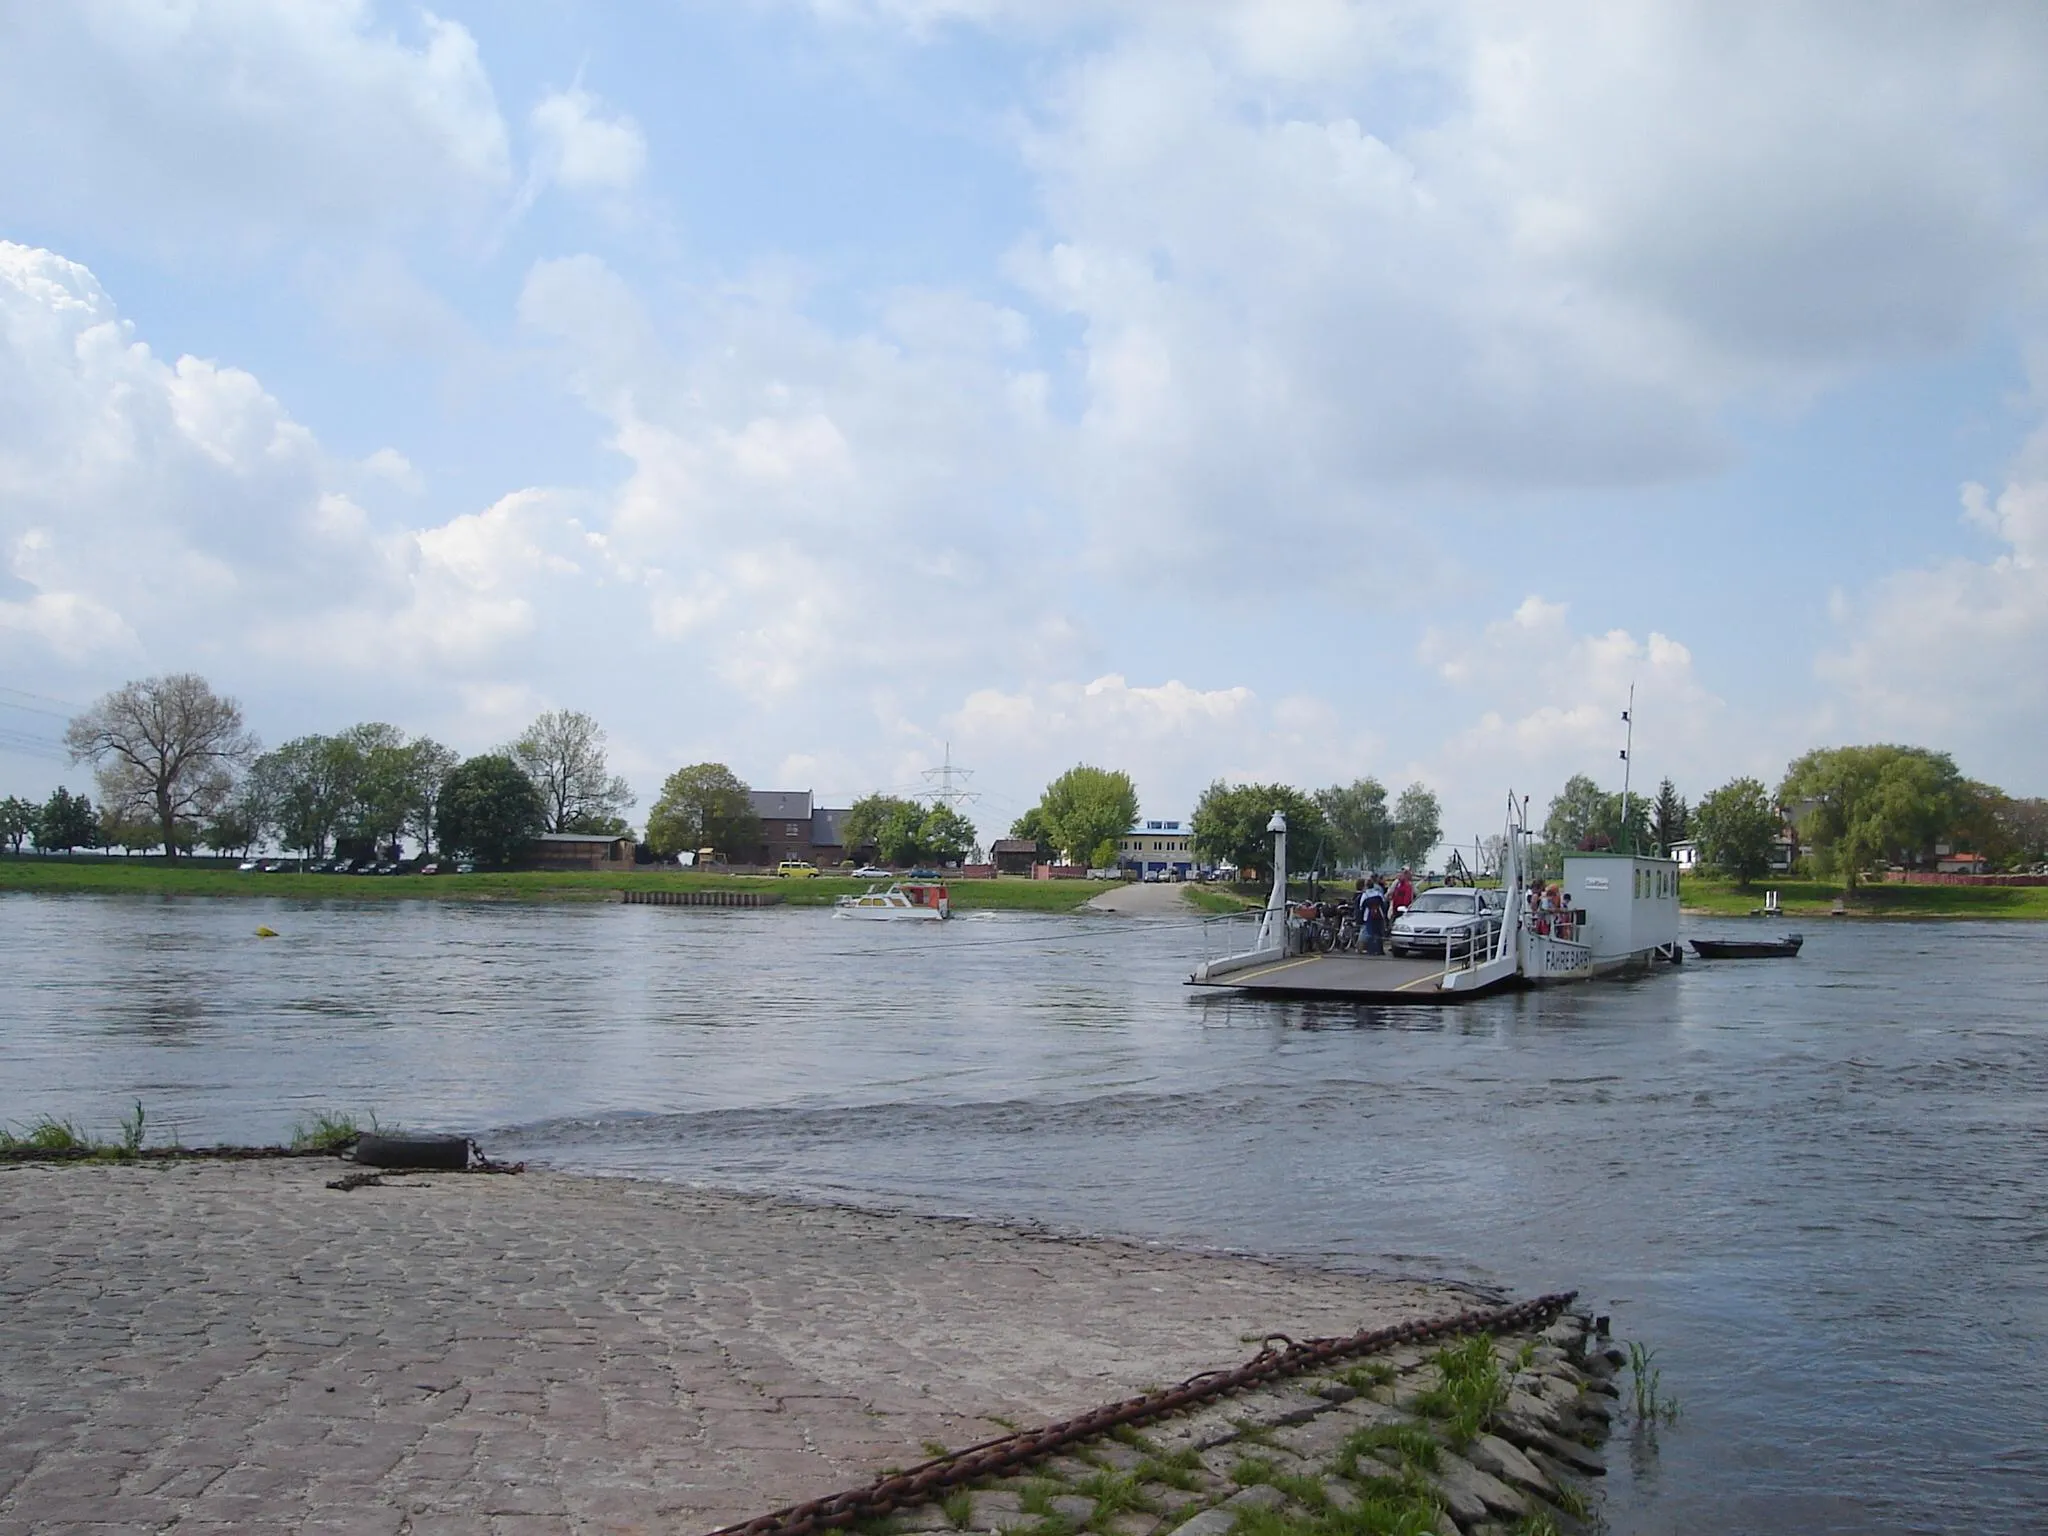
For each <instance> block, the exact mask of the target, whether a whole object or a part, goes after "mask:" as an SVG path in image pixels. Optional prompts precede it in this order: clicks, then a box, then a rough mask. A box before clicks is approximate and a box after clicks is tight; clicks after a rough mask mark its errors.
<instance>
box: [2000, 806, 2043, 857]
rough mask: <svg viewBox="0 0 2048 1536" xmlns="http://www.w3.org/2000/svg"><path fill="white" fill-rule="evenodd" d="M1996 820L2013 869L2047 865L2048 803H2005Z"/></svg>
mask: <svg viewBox="0 0 2048 1536" xmlns="http://www.w3.org/2000/svg"><path fill="white" fill-rule="evenodd" d="M1998 820H1999V830H2000V833H2001V835H2002V837H2003V840H2004V842H2005V845H2006V848H2007V850H2008V855H2007V856H2008V859H2009V861H2010V862H2011V863H2012V864H2013V865H2014V866H2015V867H2019V868H2026V867H2031V866H2033V865H2037V864H2042V863H2048V800H2039V799H2008V800H2006V802H2005V803H2004V804H2003V805H2002V806H2000V807H1999V809H1998Z"/></svg>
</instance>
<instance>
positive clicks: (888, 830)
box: [839, 792, 924, 864]
mask: <svg viewBox="0 0 2048 1536" xmlns="http://www.w3.org/2000/svg"><path fill="white" fill-rule="evenodd" d="M923 821H924V807H923V806H921V805H919V804H918V803H917V802H916V801H915V800H906V799H904V798H903V797H902V796H900V795H885V794H881V793H879V792H877V793H875V794H872V795H862V796H861V797H860V798H859V799H858V800H856V801H854V802H853V804H852V806H851V807H849V808H848V810H847V812H846V818H845V820H843V821H842V822H840V824H839V836H840V839H841V841H842V843H843V844H844V846H845V847H846V849H847V851H848V852H850V853H858V852H859V851H860V850H862V849H868V848H872V849H873V850H874V851H875V855H876V857H878V858H880V859H881V860H882V862H883V863H885V864H910V863H915V862H916V855H915V854H911V855H910V856H909V857H899V856H898V855H899V854H901V853H902V850H903V849H905V848H908V847H912V846H914V845H915V843H916V841H917V829H918V827H919V826H920V825H921V824H922V823H923Z"/></svg>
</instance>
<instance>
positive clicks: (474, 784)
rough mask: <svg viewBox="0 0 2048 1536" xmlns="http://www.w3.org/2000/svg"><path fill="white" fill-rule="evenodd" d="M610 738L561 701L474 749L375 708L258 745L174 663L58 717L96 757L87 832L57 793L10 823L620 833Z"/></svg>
mask: <svg viewBox="0 0 2048 1536" xmlns="http://www.w3.org/2000/svg"><path fill="white" fill-rule="evenodd" d="M604 741H605V738H604V732H603V731H602V730H601V729H600V728H599V727H598V725H597V722H596V721H594V720H592V719H591V718H590V717H589V716H588V715H585V714H580V713H578V712H576V711H574V710H556V711H550V712H549V713H546V714H543V715H542V716H540V718H538V719H537V720H535V721H534V722H533V724H532V725H530V726H529V727H527V729H526V730H525V731H524V732H522V733H521V734H520V736H519V737H518V738H517V739H516V740H515V741H513V742H512V743H511V744H510V745H509V746H507V747H505V748H504V749H502V750H501V751H499V752H495V753H486V754H483V755H482V756H480V757H475V758H471V759H469V760H467V761H464V760H463V759H462V758H461V757H460V755H459V754H458V753H456V752H455V751H453V750H452V749H451V748H448V747H445V746H443V745H442V744H441V743H439V742H437V741H434V740H433V739H432V738H430V737H425V736H421V737H408V736H407V735H406V734H405V733H404V732H403V731H401V730H399V729H398V728H397V727H396V726H391V725H386V724H383V723H382V722H369V723H366V724H363V725H356V726H351V727H350V728H349V729H347V730H345V731H341V732H339V733H337V734H335V735H331V736H329V735H311V736H301V737H298V738H296V739H294V740H292V741H288V742H286V743H285V744H284V745H282V746H280V747H278V748H276V749H274V750H273V751H269V752H265V751H263V750H262V747H261V744H260V743H259V742H258V740H257V739H256V737H255V735H254V734H253V733H252V732H251V731H250V730H249V729H248V728H247V726H246V724H245V723H244V721H243V718H242V710H241V706H240V705H239V704H238V703H237V702H236V701H235V700H234V699H232V698H226V697H223V696H221V695H219V694H216V693H215V692H214V691H213V689H212V688H211V687H210V686H209V685H208V684H207V682H206V680H205V679H204V678H202V677H199V676H198V675H197V674H195V673H190V672H184V673H176V674H173V675H171V676H167V677H153V678H145V679H142V680H141V681H138V682H132V683H129V684H127V685H126V686H124V687H122V688H119V689H117V690H115V691H114V692H113V693H110V694H108V695H107V696H106V697H104V698H102V699H101V700H99V701H98V702H97V703H96V704H94V705H93V706H92V708H91V709H89V710H87V711H86V712H85V713H83V714H81V715H79V716H78V717H77V718H76V719H74V720H73V721H72V722H71V724H70V726H69V728H68V729H67V731H66V732H65V743H66V745H67V747H68V748H69V749H70V752H71V759H72V761H73V762H75V763H83V762H90V763H91V764H92V765H93V769H94V777H95V780H96V782H97V784H98V787H99V792H100V805H99V807H98V809H97V810H96V811H93V812H92V813H91V818H90V819H91V821H92V824H93V830H92V831H91V833H90V834H86V833H84V832H83V830H82V829H83V826H84V821H83V820H82V819H81V814H80V813H79V812H77V811H76V809H75V808H69V809H66V810H65V811H64V815H65V816H68V817H69V818H70V820H68V821H61V823H60V822H55V821H51V820H50V818H51V817H52V815H53V814H55V808H56V807H57V798H58V797H56V796H53V797H52V800H51V802H50V804H49V805H46V806H44V807H42V808H40V809H39V810H37V811H36V812H35V817H36V820H35V821H34V822H33V823H31V822H30V821H29V819H28V813H27V808H25V807H20V806H19V805H18V803H15V808H12V809H10V810H9V811H8V813H7V817H8V819H7V821H6V822H5V827H6V835H7V836H8V838H9V839H10V840H11V841H12V843H13V845H14V846H15V848H16V849H17V850H18V849H19V846H20V842H21V839H22V838H23V837H24V836H28V837H33V838H34V839H35V842H36V846H37V847H39V848H55V847H67V848H69V847H90V846H122V847H128V848H136V847H160V848H162V849H163V850H164V851H165V853H166V854H167V855H169V856H171V857H173V858H175V857H176V856H177V855H178V854H179V853H180V852H185V851H189V850H190V849H192V848H193V847H195V846H197V845H198V844H199V843H201V842H204V843H206V844H207V845H208V846H210V847H212V848H214V849H216V850H218V851H221V852H227V853H232V852H237V851H244V850H247V849H249V848H251V847H254V846H256V845H257V844H259V843H265V842H271V841H274V842H276V843H277V844H278V846H280V847H283V848H286V849H289V850H292V851H294V852H298V853H303V854H307V855H310V856H313V857H319V856H322V855H324V854H326V853H327V852H328V850H329V849H330V847H340V846H344V845H347V844H350V843H359V844H362V845H364V846H366V847H383V846H386V845H389V844H391V843H394V842H396V841H397V840H398V839H399V838H400V837H403V836H408V835H409V836H412V837H414V838H416V839H417V840H418V842H419V843H420V845H421V846H422V847H430V846H438V847H440V848H441V849H443V851H446V852H451V853H468V854H474V855H475V856H477V857H481V858H488V859H492V860H494V861H498V860H502V859H504V858H507V857H510V856H511V854H512V853H513V852H515V851H516V850H517V848H518V847H519V846H520V845H522V844H523V843H526V842H530V841H531V840H532V839H533V838H534V837H535V836H538V835H539V834H540V833H543V832H592V833H599V834H611V835H620V836H622V835H625V834H626V833H627V831H628V828H627V826H626V823H625V821H624V819H623V813H624V812H625V811H626V809H627V808H629V807H630V806H631V805H632V804H633V795H632V792H631V790H630V789H629V788H628V787H627V785H626V781H625V780H624V779H623V778H620V777H618V776H617V775H615V774H613V773H612V772H611V771H610V770H609V768H608V767H607V766H606V762H605V749H604ZM60 793H63V792H60ZM87 806H88V810H90V805H89V803H87ZM44 822H49V823H50V824H49V826H48V827H45V826H44V825H43V823H44ZM73 833H78V834H80V835H78V836H77V837H76V838H75V840H72V841H68V842H67V841H64V840H63V839H64V838H66V837H67V836H69V835H71V834H73Z"/></svg>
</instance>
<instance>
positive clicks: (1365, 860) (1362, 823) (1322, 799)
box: [1315, 777, 1394, 869]
mask: <svg viewBox="0 0 2048 1536" xmlns="http://www.w3.org/2000/svg"><path fill="white" fill-rule="evenodd" d="M1315 798H1316V805H1317V807H1318V808H1319V809H1320V810H1321V811H1322V813H1323V817H1324V819H1325V820H1326V821H1328V822H1329V824H1330V840H1331V851H1332V853H1333V854H1334V856H1335V862H1337V863H1339V864H1344V865H1356V866H1360V867H1363V868H1365V869H1378V868H1379V867H1380V866H1381V865H1383V864H1385V863H1386V862H1387V860H1388V859H1389V858H1390V857H1392V856H1393V852H1394V819H1393V817H1392V816H1390V815H1389V814H1388V813H1387V788H1386V786H1385V785H1384V784H1382V783H1380V781H1379V780H1378V779H1375V778H1370V777H1368V778H1363V779H1353V780H1352V781H1351V782H1350V783H1349V784H1333V785H1331V786H1330V787H1329V788H1328V789H1319V790H1317V791H1316V797H1315Z"/></svg>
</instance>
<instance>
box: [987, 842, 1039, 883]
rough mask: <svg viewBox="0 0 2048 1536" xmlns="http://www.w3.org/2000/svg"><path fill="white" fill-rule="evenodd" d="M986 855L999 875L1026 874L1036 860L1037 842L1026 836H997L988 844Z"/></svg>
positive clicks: (1029, 871)
mask: <svg viewBox="0 0 2048 1536" xmlns="http://www.w3.org/2000/svg"><path fill="white" fill-rule="evenodd" d="M988 856H989V861H990V862H991V863H993V864H994V865H995V867H996V873H997V874H999V875H1028V874H1030V873H1031V866H1032V865H1034V864H1036V863H1037V862H1038V844H1037V843H1036V842H1034V841H1033V840H1032V839H1031V838H1028V837H999V838H997V839H996V840H995V842H994V843H992V844H990V845H989V850H988Z"/></svg>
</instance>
